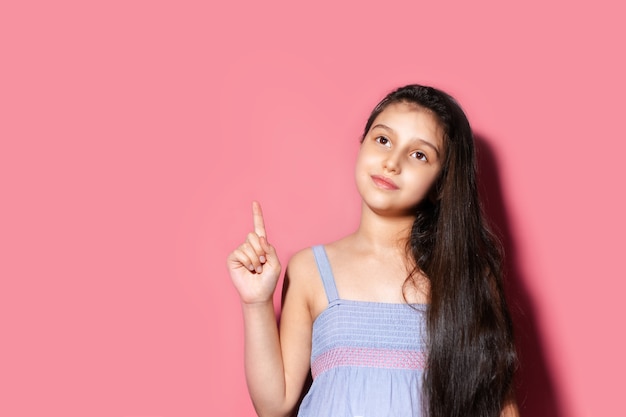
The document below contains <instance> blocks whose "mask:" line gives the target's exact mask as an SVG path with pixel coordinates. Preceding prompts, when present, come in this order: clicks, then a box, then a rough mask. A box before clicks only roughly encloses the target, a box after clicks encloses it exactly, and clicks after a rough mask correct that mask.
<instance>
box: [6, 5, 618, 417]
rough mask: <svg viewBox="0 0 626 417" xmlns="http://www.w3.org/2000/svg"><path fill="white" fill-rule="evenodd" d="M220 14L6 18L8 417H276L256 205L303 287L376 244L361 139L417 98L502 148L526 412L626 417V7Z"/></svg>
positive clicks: (500, 203)
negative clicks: (303, 263) (329, 263)
mask: <svg viewBox="0 0 626 417" xmlns="http://www.w3.org/2000/svg"><path fill="white" fill-rule="evenodd" d="M208 3H210V2H203V1H195V2H194V1H177V2H174V1H171V2H165V1H98V2H85V1H63V0H61V1H55V2H43V1H20V2H18V1H14V2H8V1H7V2H3V3H2V5H1V6H0V48H1V49H0V60H1V64H0V72H1V74H2V75H1V76H0V139H1V142H0V143H1V144H0V192H1V201H2V202H1V205H0V210H1V211H2V216H1V217H0V276H1V289H0V323H1V337H2V339H1V343H0V346H1V349H2V355H1V356H0V358H1V359H0V361H1V362H0V384H1V386H0V415H3V416H66V417H70V416H114V417H118V416H119V417H129V416H134V417H139V416H142V417H157V416H160V417H175V416H252V415H253V410H252V407H251V404H250V401H249V399H248V395H247V391H246V387H245V382H244V375H243V367H242V326H241V316H240V308H239V303H238V298H237V295H236V293H235V291H234V289H233V288H232V286H231V285H230V280H229V277H228V274H227V272H226V268H225V257H226V255H227V253H228V252H229V251H230V250H231V249H233V248H234V247H235V246H236V245H237V244H238V242H239V241H240V240H242V239H243V238H244V237H245V234H246V232H247V231H248V230H249V228H250V227H251V215H250V202H251V201H252V200H253V199H258V200H260V201H261V202H262V204H263V207H264V210H265V213H266V222H267V227H268V236H269V238H270V240H271V241H272V242H273V243H274V244H275V245H276V246H277V248H278V249H279V253H280V256H281V259H282V261H283V264H285V263H286V262H287V260H288V259H289V257H290V256H291V255H292V254H293V253H294V252H295V251H296V250H298V249H300V248H303V247H305V246H309V245H312V244H315V243H321V242H327V241H330V240H333V239H335V238H337V237H339V236H341V235H343V234H345V233H348V232H349V231H351V230H352V229H354V227H355V225H356V222H357V216H358V213H359V212H358V207H359V204H358V196H357V194H356V192H355V190H354V186H353V178H352V170H353V162H354V157H355V155H356V151H357V148H358V138H359V135H360V133H361V129H362V127H363V125H364V123H365V119H366V117H367V115H368V112H369V110H370V109H371V107H372V106H373V105H374V104H375V103H376V102H377V101H378V100H379V99H380V98H381V97H382V96H383V95H384V93H386V92H387V91H388V90H390V89H391V88H393V87H396V86H399V85H401V84H405V83H409V82H419V83H426V84H433V85H436V86H438V87H440V88H443V89H445V90H447V91H449V92H450V93H451V94H453V95H454V96H456V97H457V98H458V99H459V101H460V102H461V103H462V105H463V106H464V108H465V109H466V111H467V113H468V116H469V117H470V120H471V122H472V123H473V126H474V128H475V131H476V133H477V135H478V136H479V148H480V152H481V156H482V159H481V169H482V172H483V178H484V179H485V180H486V181H485V185H484V187H485V195H486V197H487V199H488V208H489V212H490V214H491V215H492V217H493V218H494V220H495V222H496V223H497V224H498V225H499V227H500V229H501V230H502V231H503V232H504V233H505V234H506V236H507V237H506V239H505V240H506V245H507V248H508V254H509V258H508V259H509V276H510V279H511V283H510V290H511V295H512V300H513V303H514V306H515V311H516V322H517V329H518V338H519V345H520V351H521V356H522V372H521V375H522V377H523V378H522V383H521V387H520V402H521V403H522V410H523V411H522V415H523V416H524V417H530V416H546V417H547V416H556V417H566V416H567V417H569V416H572V417H583V416H600V415H615V413H616V412H617V414H619V413H621V409H622V408H623V394H622V387H623V383H622V378H623V375H624V374H625V373H626V366H625V363H624V362H625V361H624V359H623V352H624V351H625V350H626V343H625V342H624V338H623V336H622V334H623V321H624V317H625V314H624V313H625V308H624V304H625V303H624V301H623V291H624V278H626V275H625V273H624V267H623V262H622V261H623V259H624V258H623V257H624V255H623V254H622V250H623V247H624V246H623V243H622V242H623V240H624V235H625V232H626V230H625V222H624V217H623V216H624V212H625V209H626V207H625V204H624V201H623V189H624V185H623V183H624V180H625V179H626V176H625V175H624V174H625V170H624V165H625V163H624V140H625V139H626V137H625V135H624V97H625V93H626V88H625V87H626V86H625V82H624V78H623V77H624V74H625V73H626V68H625V67H626V66H625V64H624V56H623V55H624V39H625V38H626V32H625V30H624V29H623V16H624V15H623V13H622V12H621V11H620V9H619V7H618V6H617V4H618V2H617V1H615V2H610V1H607V0H599V1H594V2H591V1H582V2H570V1H553V2H544V1H538V0H531V1H527V2H521V3H516V4H515V5H505V4H508V3H506V2H500V1H485V2H478V3H476V2H460V1H459V2H457V3H456V4H455V3H449V2H424V4H421V3H420V2H417V1H407V2H398V1H390V2H383V1H380V2H376V3H371V4H369V5H366V3H364V2H361V1H359V2H357V1H354V2H351V4H349V3H348V2H339V1H328V0H324V1H318V2H310V3H302V2H289V1H280V2H278V1H269V2H254V1H247V2H239V1H235V2H224V3H223V4H220V5H212V4H208ZM215 3H217V2H215ZM470 3H471V4H470ZM573 3H574V4H573ZM520 309H521V310H523V311H524V313H523V314H522V313H519V310H520ZM618 410H619V411H618Z"/></svg>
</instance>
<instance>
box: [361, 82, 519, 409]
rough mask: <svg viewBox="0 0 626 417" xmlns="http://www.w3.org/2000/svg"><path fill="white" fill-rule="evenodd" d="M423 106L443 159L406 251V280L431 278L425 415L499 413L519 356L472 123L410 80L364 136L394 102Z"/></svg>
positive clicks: (450, 102) (440, 95)
mask: <svg viewBox="0 0 626 417" xmlns="http://www.w3.org/2000/svg"><path fill="white" fill-rule="evenodd" d="M398 102H401V103H408V104H414V105H417V106H419V107H422V108H425V109H428V110H429V111H431V112H433V114H434V115H435V116H436V117H437V119H438V121H439V123H440V124H441V127H442V128H443V131H444V146H443V148H444V160H443V164H442V171H441V174H440V176H439V178H438V180H437V182H436V184H435V185H434V187H433V190H432V192H431V196H430V198H427V199H425V201H423V202H422V203H420V205H419V206H418V207H417V208H416V213H415V214H416V217H415V221H414V223H413V227H412V230H411V235H410V239H409V241H408V244H407V251H408V253H410V255H411V256H412V257H413V259H414V260H415V265H416V267H415V270H414V271H413V272H412V273H411V274H410V275H409V277H408V278H407V281H406V282H405V286H406V285H410V284H411V283H412V282H413V280H414V279H415V278H416V277H417V276H418V275H424V276H426V278H427V279H428V281H429V285H430V302H429V308H428V315H427V327H428V362H427V367H426V371H425V375H424V386H423V393H424V396H425V402H424V405H425V408H426V412H427V415H428V417H461V416H463V417H496V416H499V415H500V412H501V411H502V408H503V407H504V405H505V402H506V400H507V399H508V398H509V396H510V395H511V394H512V386H513V383H512V381H513V374H514V371H515V368H516V365H517V356H516V353H515V346H514V342H513V326H512V322H511V317H510V313H509V311H508V308H507V305H506V300H505V296H504V289H503V283H502V278H503V276H502V275H503V268H502V257H503V252H502V246H501V244H500V242H499V240H498V239H497V238H496V237H495V235H494V234H493V233H492V232H491V230H490V228H489V227H488V225H487V222H486V220H485V216H484V214H483V210H482V207H481V204H480V199H479V196H478V189H477V184H476V171H477V163H476V156H475V149H474V139H473V134H472V130H471V128H470V125H469V122H468V120H467V117H466V116H465V113H464V112H463V110H462V109H461V107H460V106H459V104H458V103H457V102H456V101H455V100H454V99H453V98H452V97H451V96H449V95H448V94H446V93H444V92H442V91H440V90H437V89H435V88H432V87H426V86H421V85H407V86H404V87H401V88H399V89H397V90H395V91H392V92H391V93H389V94H388V95H387V96H386V97H385V98H384V99H383V100H382V101H381V102H380V103H378V105H377V106H376V107H375V108H374V110H373V111H372V113H371V115H370V117H369V119H368V121H367V124H366V126H365V131H364V134H363V138H365V136H366V135H367V133H368V132H369V130H370V128H371V126H372V123H373V122H374V120H375V119H376V117H377V116H378V115H379V114H380V113H381V112H382V111H383V110H384V109H385V108H386V107H387V106H388V105H390V104H392V103H398Z"/></svg>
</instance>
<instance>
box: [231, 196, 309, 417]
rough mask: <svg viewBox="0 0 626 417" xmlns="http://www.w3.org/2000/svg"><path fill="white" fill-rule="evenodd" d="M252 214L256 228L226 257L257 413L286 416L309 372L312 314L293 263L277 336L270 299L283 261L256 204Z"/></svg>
mask: <svg viewBox="0 0 626 417" xmlns="http://www.w3.org/2000/svg"><path fill="white" fill-rule="evenodd" d="M253 213H254V225H255V230H254V232H253V233H250V234H249V235H248V238H247V239H246V242H245V243H244V244H242V245H241V246H240V247H239V248H237V249H236V250H235V251H233V253H231V254H230V256H229V257H228V267H229V271H230V275H231V278H232V280H233V284H234V285H235V287H236V289H237V291H238V292H239V296H240V299H241V305H242V311H243V318H244V339H245V340H244V364H245V372H246V380H247V383H248V390H249V392H250V397H251V398H252V402H253V404H254V407H255V409H256V411H257V414H258V415H259V416H261V417H266V416H267V417H280V416H287V415H289V413H291V411H292V410H293V408H294V406H295V405H296V403H297V401H298V399H299V398H300V392H301V390H302V387H303V385H304V382H305V379H306V375H307V373H308V370H309V356H310V349H311V347H310V344H311V315H310V312H309V309H308V303H307V297H306V291H304V289H303V288H300V287H301V286H299V285H297V284H296V283H295V282H294V281H298V280H292V279H290V270H291V269H292V268H291V265H292V262H290V266H289V267H288V268H287V274H286V276H285V292H284V301H283V310H282V317H281V326H280V334H279V329H278V326H277V324H276V317H275V315H274V305H273V302H272V300H273V293H274V290H275V288H276V283H277V282H278V277H279V275H280V263H279V261H278V257H277V255H276V251H275V249H274V248H273V247H272V246H271V245H269V243H268V242H267V240H266V238H265V226H264V224H263V217H262V213H261V208H260V206H259V205H258V203H254V205H253ZM296 269H298V268H296ZM301 281H302V280H300V282H301Z"/></svg>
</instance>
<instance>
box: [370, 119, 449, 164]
mask: <svg viewBox="0 0 626 417" xmlns="http://www.w3.org/2000/svg"><path fill="white" fill-rule="evenodd" d="M377 127H378V128H381V129H383V130H386V131H388V132H391V133H395V131H394V130H393V129H392V128H390V127H389V126H387V125H384V124H382V123H378V124H376V125H374V126H372V128H371V130H374V129H376V128H377ZM414 140H416V141H418V142H421V143H422V144H424V145H426V146H428V147H430V148H432V150H434V151H435V152H436V153H437V157H439V156H440V154H439V149H437V146H435V145H434V144H433V143H431V142H430V141H428V140H426V139H422V138H414Z"/></svg>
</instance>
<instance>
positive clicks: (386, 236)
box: [355, 204, 415, 253]
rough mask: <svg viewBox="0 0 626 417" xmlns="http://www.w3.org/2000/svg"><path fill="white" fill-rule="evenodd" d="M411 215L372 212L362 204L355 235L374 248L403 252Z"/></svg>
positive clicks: (412, 218)
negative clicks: (359, 220)
mask: <svg viewBox="0 0 626 417" xmlns="http://www.w3.org/2000/svg"><path fill="white" fill-rule="evenodd" d="M414 219H415V218H414V217H413V216H407V215H405V216H402V215H398V216H391V215H389V216H387V215H381V214H378V213H375V212H373V211H372V210H371V209H370V208H369V207H368V206H366V205H365V204H362V207H361V222H360V224H359V228H358V229H357V231H356V233H355V236H356V237H358V238H359V240H361V241H362V242H364V243H367V244H368V246H370V247H371V248H372V249H374V250H390V249H393V250H399V251H400V252H401V253H405V250H406V243H407V241H408V239H409V235H410V233H411V227H412V225H413V221H414Z"/></svg>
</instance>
